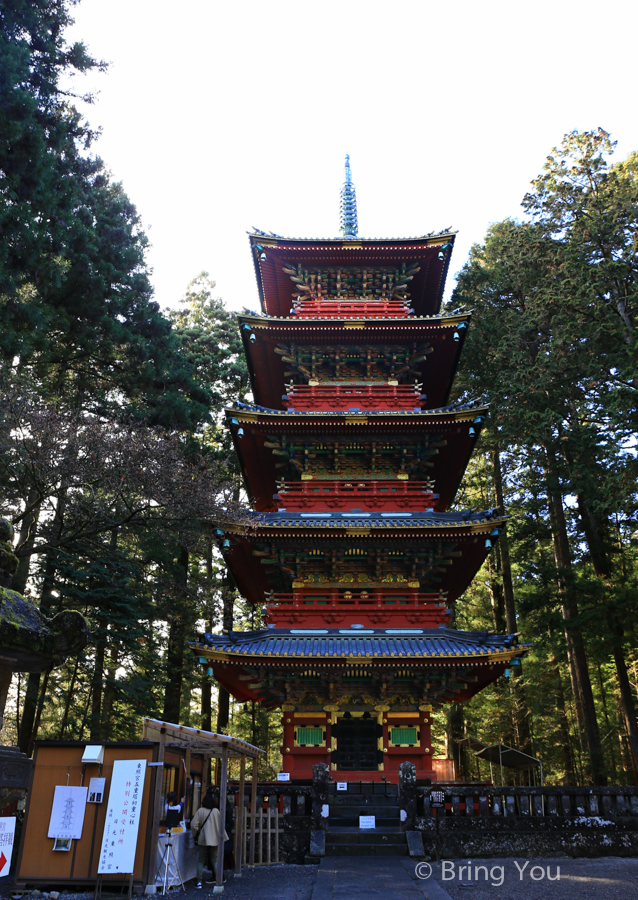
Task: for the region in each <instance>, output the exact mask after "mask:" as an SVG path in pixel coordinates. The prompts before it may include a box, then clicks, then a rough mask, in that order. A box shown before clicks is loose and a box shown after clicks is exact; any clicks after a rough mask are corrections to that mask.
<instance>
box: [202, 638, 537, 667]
mask: <svg viewBox="0 0 638 900" xmlns="http://www.w3.org/2000/svg"><path fill="white" fill-rule="evenodd" d="M188 646H189V647H190V648H191V649H192V650H193V651H194V652H196V653H198V654H199V655H201V656H203V657H204V656H205V657H206V659H209V660H214V661H220V662H229V661H233V662H238V663H242V662H243V663H245V664H247V665H254V664H255V661H256V660H258V661H259V663H260V664H262V663H266V664H268V663H271V664H276V665H291V666H292V665H295V664H296V661H297V660H299V659H313V660H316V661H317V662H321V661H322V660H325V661H336V662H345V661H349V662H351V661H352V660H356V662H357V665H364V666H366V665H367V666H375V665H377V664H378V662H379V660H389V661H391V662H393V663H394V664H395V665H397V666H405V665H406V663H408V662H409V663H410V665H414V664H415V663H416V664H419V663H420V664H422V665H429V666H437V665H446V664H448V665H449V664H452V665H454V666H459V667H460V666H466V667H467V666H472V665H473V664H474V665H476V664H477V663H481V662H491V663H507V662H511V661H512V660H513V659H517V658H520V657H522V656H523V654H524V653H526V652H527V649H528V648H527V647H515V648H513V649H511V650H499V651H491V650H486V651H478V650H477V651H476V652H474V653H466V654H457V653H454V654H436V653H419V654H418V655H417V654H415V655H411V654H410V653H405V654H397V653H386V652H383V651H381V650H380V651H378V652H376V653H375V654H374V656H361V654H357V653H334V654H331V653H314V652H309V653H303V652H295V653H294V654H288V653H273V652H271V651H265V650H264V651H257V652H255V653H246V652H245V651H242V650H234V649H231V648H229V649H228V650H211V648H210V647H207V646H206V645H205V644H198V643H189V645H188Z"/></svg>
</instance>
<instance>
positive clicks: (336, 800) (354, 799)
mask: <svg viewBox="0 0 638 900" xmlns="http://www.w3.org/2000/svg"><path fill="white" fill-rule="evenodd" d="M328 803H329V804H330V806H331V807H333V806H334V807H342V806H383V807H388V806H389V807H392V808H396V809H398V808H399V803H398V798H397V797H383V796H380V795H378V794H377V795H375V794H370V795H369V796H365V795H362V794H344V795H343V797H339V796H337V797H329V798H328Z"/></svg>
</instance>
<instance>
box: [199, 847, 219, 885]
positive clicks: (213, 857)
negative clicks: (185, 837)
mask: <svg viewBox="0 0 638 900" xmlns="http://www.w3.org/2000/svg"><path fill="white" fill-rule="evenodd" d="M206 863H208V865H209V867H210V868H211V869H212V870H213V878H214V877H215V876H216V874H217V844H215V846H214V847H207V846H206V845H205V844H204V845H203V846H198V847H197V880H198V881H201V880H202V877H203V875H204V866H205V865H206Z"/></svg>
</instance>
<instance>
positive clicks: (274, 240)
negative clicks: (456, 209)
mask: <svg viewBox="0 0 638 900" xmlns="http://www.w3.org/2000/svg"><path fill="white" fill-rule="evenodd" d="M455 236H456V233H455V232H451V231H446V232H441V233H439V234H431V235H425V236H423V237H415V238H396V239H392V238H389V239H378V238H356V239H354V240H346V239H341V238H336V239H335V238H327V239H322V238H313V239H302V238H282V237H272V236H269V235H260V234H251V235H249V240H250V246H251V251H252V253H251V255H252V257H253V262H254V265H255V275H256V278H257V287H258V290H259V299H260V302H261V308H262V310H263V311H264V313H266V314H267V315H277V316H282V315H284V316H285V315H288V313H289V312H290V309H291V308H292V294H293V287H294V286H293V284H292V283H291V281H290V278H289V276H288V275H286V274H285V272H283V271H282V267H283V266H284V265H290V264H296V263H303V264H305V265H307V266H327V265H330V266H334V267H338V266H340V265H341V266H357V265H379V266H381V265H388V266H396V265H399V264H401V263H402V262H417V263H418V264H419V266H420V268H421V271H420V272H418V273H417V275H416V276H415V277H414V280H413V281H412V282H411V283H410V291H409V293H410V300H411V304H412V306H413V308H414V310H415V311H416V313H417V314H418V315H434V314H436V313H437V312H438V311H439V309H440V308H441V301H442V298H443V291H444V289H445V280H446V277H447V273H448V268H449V265H450V258H451V255H452V250H450V252H449V253H447V254H446V256H445V259H444V260H439V259H438V252H439V249H440V248H441V247H442V246H443V244H446V243H447V244H451V245H452V249H453V247H454V239H455ZM257 245H259V247H261V248H263V253H264V254H265V256H266V259H265V260H262V259H261V258H260V257H261V254H262V250H259V249H258V246H257Z"/></svg>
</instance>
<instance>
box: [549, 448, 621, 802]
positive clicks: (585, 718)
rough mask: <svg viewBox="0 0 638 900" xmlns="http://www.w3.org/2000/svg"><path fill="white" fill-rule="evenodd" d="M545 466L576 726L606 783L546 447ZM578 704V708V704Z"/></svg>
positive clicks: (599, 780) (595, 775)
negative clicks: (577, 723) (579, 729)
mask: <svg viewBox="0 0 638 900" xmlns="http://www.w3.org/2000/svg"><path fill="white" fill-rule="evenodd" d="M545 453H546V458H547V467H546V470H545V471H546V480H547V499H548V503H549V511H550V521H551V527H552V538H553V543H554V558H555V562H556V571H557V574H558V592H559V596H560V598H561V602H562V613H563V621H564V622H565V640H566V642H567V653H568V656H569V663H570V672H571V674H572V689H573V690H574V697H575V698H577V703H576V710H577V715H578V713H580V719H581V721H580V722H579V727H581V729H582V733H583V736H584V739H585V744H586V747H587V755H588V757H589V768H590V774H591V778H592V780H593V783H594V784H599V785H605V784H606V783H607V777H606V775H605V765H604V757H603V752H602V746H601V743H600V733H599V730H598V722H597V721H596V707H595V704H594V695H593V692H592V687H591V679H590V677H589V669H588V668H587V656H586V653H585V644H584V641H583V634H582V631H581V628H580V626H579V625H578V624H577V620H578V615H579V611H578V604H577V603H576V600H575V597H574V595H573V588H572V571H571V570H572V561H571V553H570V549H569V539H568V536H567V523H566V521H565V511H564V509H563V499H562V495H561V493H560V483H559V480H558V476H557V474H556V463H555V460H554V458H553V455H552V453H551V451H550V450H549V448H547V447H546V448H545ZM579 707H580V708H579Z"/></svg>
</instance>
